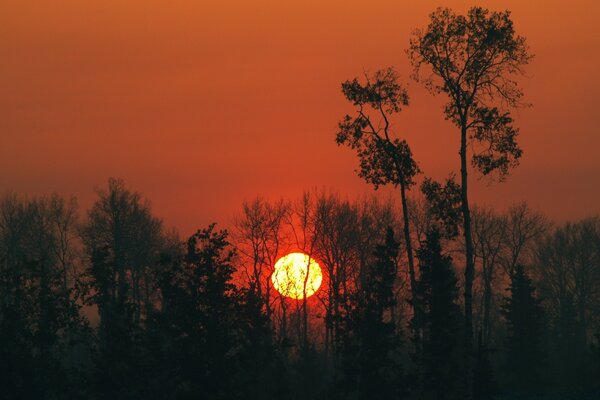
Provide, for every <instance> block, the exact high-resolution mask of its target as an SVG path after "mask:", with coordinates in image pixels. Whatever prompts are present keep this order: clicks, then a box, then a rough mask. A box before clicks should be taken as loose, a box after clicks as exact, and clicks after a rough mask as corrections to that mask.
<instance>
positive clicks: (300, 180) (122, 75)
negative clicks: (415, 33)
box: [0, 0, 600, 234]
mask: <svg viewBox="0 0 600 400" xmlns="http://www.w3.org/2000/svg"><path fill="white" fill-rule="evenodd" d="M473 4H474V3H473V2H471V1H469V2H466V1H447V2H441V1H435V2H434V1H423V0H419V1H416V0H415V1H411V2H409V1H400V0H396V1H376V0H369V1H328V0H318V1H314V0H303V1H296V0H284V1H282V0H277V1H259V0H252V1H248V0H235V1H234V0H215V1H208V0H189V1H178V0H176V1H158V0H152V1H148V0H146V1H131V0H121V1H108V0H85V1H81V0H72V1H60V0H57V1H51V2H50V1H28V0H19V1H10V0H9V1H2V2H1V3H0V192H1V193H5V192H8V191H16V192H18V193H28V194H30V195H38V194H44V193H50V192H53V191H56V192H59V193H62V194H73V195H76V196H77V197H78V198H79V200H80V203H81V206H82V207H83V208H86V207H87V206H89V205H90V204H91V202H92V201H93V199H94V196H95V194H94V187H95V186H99V185H105V184H106V179H107V177H109V176H116V177H121V178H123V179H125V181H126V183H127V184H128V185H129V186H130V187H133V188H135V189H137V190H139V191H141V192H142V193H143V194H145V195H146V196H147V197H148V198H150V200H151V201H152V204H153V207H154V210H155V213H156V214H157V215H159V216H161V217H162V218H163V219H164V220H165V222H166V224H167V225H170V226H177V227H178V228H179V229H180V230H181V231H182V233H184V234H188V233H190V232H191V231H192V230H193V229H195V228H198V227H200V226H203V225H205V224H206V223H209V222H211V221H213V220H216V221H221V222H224V223H227V222H228V221H230V219H231V217H232V215H233V214H234V213H236V212H237V211H238V210H239V206H240V204H241V202H242V200H243V199H244V198H252V197H254V196H256V195H263V196H266V197H270V198H278V197H280V196H284V197H295V196H296V195H298V194H300V193H301V192H302V191H303V190H304V189H310V188H313V187H317V188H321V187H326V188H331V189H333V190H339V191H341V192H344V193H349V194H350V195H355V194H358V193H364V192H368V191H370V190H371V188H370V187H368V186H366V184H364V183H363V182H362V181H361V180H360V179H359V178H357V177H356V175H355V173H354V169H355V168H356V167H357V161H356V158H355V157H354V155H353V153H352V152H351V151H350V150H348V149H345V148H338V147H337V145H336V144H335V142H334V137H335V131H336V124H337V121H338V120H339V119H340V118H341V117H342V116H343V114H344V113H346V112H350V111H351V108H350V107H349V105H348V104H346V103H345V101H344V99H343V97H342V95H341V93H340V82H341V81H343V80H345V79H348V78H352V77H354V76H356V75H360V74H361V73H362V71H363V70H371V71H373V70H376V69H378V68H382V67H387V66H394V67H396V69H397V70H398V71H399V73H400V74H401V77H402V79H403V80H405V81H406V82H408V84H409V86H408V88H409V93H410V95H411V106H410V107H409V108H407V109H406V110H404V111H403V112H402V113H401V115H400V116H399V118H398V119H397V120H396V122H395V126H396V128H397V129H398V132H401V133H402V135H403V136H404V137H406V138H407V140H408V141H409V143H410V144H411V146H412V148H413V152H414V154H415V157H416V158H417V160H418V161H419V163H420V166H421V169H422V170H423V171H424V172H425V174H426V175H430V176H433V177H435V178H442V177H444V176H446V175H447V174H448V173H449V172H450V171H456V170H457V168H458V153H457V152H458V136H457V132H456V129H455V128H454V127H453V126H452V125H451V124H450V123H448V122H447V121H445V120H444V119H443V117H442V109H441V104H442V100H443V99H442V98H432V97H431V96H430V95H429V94H428V93H426V92H425V90H424V89H422V88H421V87H420V86H419V85H418V84H416V83H414V82H411V81H410V79H409V76H408V75H409V72H410V71H409V65H408V60H407V57H406V55H405V53H404V51H405V49H406V47H407V45H408V39H409V36H410V33H411V31H412V30H413V29H415V28H418V27H423V26H425V25H426V23H427V20H428V13H429V12H431V11H433V10H434V9H435V7H437V6H439V5H445V6H449V7H452V8H454V9H455V10H456V11H458V12H464V11H466V9H467V8H468V7H469V6H471V5H473ZM477 4H478V5H482V6H485V7H489V8H491V9H496V10H503V9H506V8H508V9H510V10H511V11H512V12H513V19H514V21H515V24H516V29H517V32H518V33H520V34H522V35H524V36H526V37H527V38H528V41H529V44H530V46H531V50H532V52H533V53H535V55H536V58H535V59H534V61H533V63H532V64H531V65H530V67H529V68H528V77H527V78H526V79H524V81H523V88H524V90H525V93H526V100H527V101H529V102H531V103H533V107H532V108H529V109H524V110H521V111H519V112H518V113H517V114H516V118H517V126H518V127H519V128H520V129H521V136H520V142H521V144H522V147H523V149H524V156H523V158H522V162H521V166H520V167H519V168H518V169H517V170H515V171H514V172H513V174H512V176H511V177H510V178H509V180H508V181H507V182H506V183H502V184H491V185H490V184H488V183H487V181H480V182H477V183H475V185H474V186H473V192H472V196H473V199H474V201H475V202H478V203H487V204H490V205H494V206H496V207H499V208H504V207H506V206H507V205H508V204H510V203H511V202H513V201H519V200H527V201H529V202H530V204H531V205H533V206H534V207H537V208H539V209H540V210H541V211H543V212H546V213H547V214H548V215H549V216H551V217H552V218H555V219H558V220H565V219H576V218H580V217H582V216H585V215H588V214H595V213H598V212H600V135H599V133H600V132H599V130H598V122H597V121H598V115H599V111H598V107H599V106H600V74H599V71H600V28H599V26H600V25H599V24H598V20H599V19H600V3H598V2H597V1H592V0H590V1H578V0H573V1H569V2H564V1H560V2H559V1H543V2H542V1H525V0H518V1H480V2H478V3H477ZM474 178H475V177H474Z"/></svg>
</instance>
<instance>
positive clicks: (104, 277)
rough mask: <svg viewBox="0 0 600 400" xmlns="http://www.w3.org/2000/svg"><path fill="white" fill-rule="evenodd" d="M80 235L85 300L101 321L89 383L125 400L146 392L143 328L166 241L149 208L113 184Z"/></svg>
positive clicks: (102, 192)
mask: <svg viewBox="0 0 600 400" xmlns="http://www.w3.org/2000/svg"><path fill="white" fill-rule="evenodd" d="M81 234H82V238H83V242H84V245H85V251H86V255H87V257H88V263H87V265H86V270H85V277H84V279H82V280H81V281H82V282H81V286H82V291H83V294H84V300H85V302H86V304H87V305H89V306H94V307H96V308H97V309H98V314H99V316H100V325H99V327H98V330H97V343H96V349H95V350H96V351H95V353H94V364H95V365H94V369H93V374H92V376H91V381H92V383H93V385H94V387H95V389H96V390H97V391H98V393H99V395H100V396H103V397H106V398H129V397H131V396H134V393H137V394H139V393H142V391H144V390H146V388H147V387H148V382H149V377H148V376H147V374H145V373H144V368H146V366H147V364H148V363H149V362H150V361H149V360H148V357H149V356H150V354H151V353H150V352H149V351H148V350H149V349H148V347H147V346H146V344H147V343H146V331H145V329H144V328H145V327H146V326H145V325H146V323H147V320H148V318H149V317H150V316H151V314H152V313H153V311H154V308H155V307H156V306H157V305H158V304H159V301H158V300H159V299H157V298H156V297H155V296H156V282H155V274H156V270H157V265H158V261H159V258H160V253H161V251H162V250H163V249H165V248H166V244H167V242H168V241H167V240H166V239H165V235H164V233H163V230H162V222H161V221H160V220H159V219H158V218H156V217H154V216H153V215H152V210H151V208H150V203H149V202H148V201H147V200H144V199H143V198H142V196H141V195H140V194H139V193H137V192H134V191H131V190H129V189H127V188H126V186H125V183H124V182H123V181H121V180H118V179H112V178H111V179H109V181H108V189H107V190H98V199H97V200H96V202H95V203H94V204H93V205H92V207H91V209H90V210H89V211H88V218H87V221H86V222H85V223H84V225H83V227H82V229H81Z"/></svg>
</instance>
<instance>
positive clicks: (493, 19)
mask: <svg viewBox="0 0 600 400" xmlns="http://www.w3.org/2000/svg"><path fill="white" fill-rule="evenodd" d="M430 19H431V20H430V23H429V25H428V26H427V28H426V29H424V30H423V29H418V30H416V31H415V32H414V35H413V38H412V39H411V40H410V47H409V49H408V55H409V58H410V60H411V62H412V65H413V68H414V74H413V76H414V78H415V79H416V80H418V81H421V82H422V83H423V84H424V85H425V87H426V88H427V89H429V90H430V91H431V92H432V93H434V94H438V93H446V94H447V95H448V97H449V101H448V102H447V103H446V106H445V109H444V113H445V115H446V118H447V119H449V120H450V121H452V122H453V123H454V124H455V125H456V126H458V127H460V128H462V129H465V131H466V130H471V134H470V136H469V138H470V139H471V141H472V143H473V145H475V146H476V149H475V153H474V156H473V159H472V164H473V166H474V167H475V168H477V169H478V170H479V171H481V172H482V173H483V174H484V175H487V174H489V173H491V172H493V171H498V172H499V174H500V178H501V179H502V178H503V177H505V176H506V175H507V174H508V170H509V168H510V167H514V166H516V165H517V164H518V160H519V158H520V157H521V155H522V150H521V149H520V148H519V146H518V144H517V142H516V137H517V135H518V129H516V128H515V127H513V119H512V117H511V115H510V112H509V109H510V108H515V107H518V106H521V105H523V103H522V102H521V98H522V96H523V92H522V90H521V89H520V87H519V85H518V83H517V81H516V80H515V79H514V76H515V75H517V74H522V73H523V69H522V68H523V66H525V65H527V64H528V63H529V61H530V60H531V58H532V55H531V54H530V53H529V48H528V46H527V43H526V40H525V38H524V37H522V36H519V35H517V34H516V33H515V30H514V27H513V22H512V20H511V18H510V11H504V12H495V11H489V10H487V9H484V8H481V7H473V8H471V9H470V10H469V11H468V13H467V15H466V16H463V15H456V14H455V13H454V12H453V11H452V10H450V9H448V8H438V9H437V10H436V11H435V12H433V13H432V14H430ZM425 66H427V68H425Z"/></svg>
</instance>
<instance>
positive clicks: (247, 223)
mask: <svg viewBox="0 0 600 400" xmlns="http://www.w3.org/2000/svg"><path fill="white" fill-rule="evenodd" d="M408 206H409V208H410V210H411V214H410V215H411V226H414V227H415V229H414V231H415V233H414V235H413V237H412V240H413V241H414V243H417V246H416V254H415V255H416V257H415V261H416V265H417V269H416V271H415V272H416V278H415V279H416V288H415V291H414V295H413V289H412V288H411V286H410V282H411V278H410V275H411V273H410V271H409V269H408V263H407V260H406V256H405V253H404V251H403V250H405V247H406V244H405V242H404V241H403V240H402V235H398V234H397V233H396V232H395V230H394V227H397V226H401V225H402V222H401V221H402V211H401V207H400V208H399V209H397V208H396V207H395V204H394V202H393V201H392V200H390V199H388V200H382V199H381V198H378V197H366V198H362V199H356V200H350V199H347V198H343V197H342V196H340V195H339V194H336V193H331V192H325V191H320V192H319V191H314V192H307V193H305V195H303V196H302V197H301V198H299V199H296V200H280V201H267V200H265V199H261V198H257V199H255V200H252V201H247V202H244V203H243V205H242V207H241V210H240V211H239V212H238V213H237V215H236V218H235V219H234V221H233V223H232V224H231V229H230V232H228V231H226V230H220V229H218V228H217V227H216V226H215V225H214V224H213V225H210V226H208V227H205V228H203V229H200V230H199V231H198V232H196V233H195V234H193V235H192V236H191V237H189V238H188V239H187V240H180V239H179V238H178V237H177V234H176V233H174V232H172V231H168V230H166V229H165V228H164V226H163V224H162V222H161V220H160V219H159V218H157V217H156V216H154V215H153V213H152V209H151V207H150V204H149V202H148V201H147V200H145V199H144V198H143V197H142V196H141V195H140V194H138V193H137V192H135V191H132V190H130V189H128V188H127V187H126V186H125V185H124V183H123V182H122V181H120V180H116V179H111V180H109V183H108V186H107V188H105V189H101V190H98V193H97V199H96V201H95V203H94V204H93V205H92V206H91V208H90V209H89V210H87V212H86V213H85V216H83V217H82V216H81V215H80V213H79V211H78V207H77V203H76V201H75V200H74V199H65V198H62V197H60V196H58V195H53V196H50V197H39V198H33V199H27V198H22V197H18V196H16V195H6V196H4V197H3V198H2V200H1V202H0V260H1V263H0V266H1V268H2V270H1V274H0V277H1V279H2V280H1V281H0V295H1V296H0V298H1V300H2V302H1V303H0V335H1V339H0V354H1V359H2V360H3V362H2V363H1V364H0V365H1V367H0V368H2V371H1V372H0V380H1V382H0V383H1V384H0V387H2V395H3V398H56V399H60V398H98V399H102V398H142V397H144V398H176V399H179V398H197V397H201V398H210V399H225V398H256V399H269V398H278V399H281V398H283V399H287V398H289V399H296V398H303V399H304V398H324V397H325V398H373V396H377V397H379V398H398V399H400V398H407V399H410V398H440V399H441V398H448V399H452V398H463V397H464V395H465V391H466V390H467V388H466V386H465V382H464V379H463V378H464V373H465V365H464V335H465V334H466V333H465V329H464V324H463V320H464V305H463V304H462V302H461V301H460V289H461V287H462V286H463V285H464V281H463V280H461V279H460V270H461V268H463V267H461V265H463V263H464V250H463V246H464V243H462V240H461V238H460V237H454V238H451V237H449V236H448V235H446V234H445V233H444V231H443V230H442V229H440V225H439V223H438V222H437V219H436V216H435V210H432V208H431V205H429V204H428V203H427V202H426V201H424V200H419V201H417V200H414V199H409V201H408ZM473 232H474V235H473V237H474V244H475V245H474V255H475V256H474V261H475V275H474V291H473V293H474V312H473V325H474V331H475V332H477V334H476V346H475V349H474V353H475V354H474V359H475V368H474V374H473V375H474V376H473V396H474V397H475V398H481V399H483V398H486V399H487V398H518V396H520V395H523V396H525V395H527V394H538V395H540V394H544V393H545V394H548V395H549V394H560V395H561V396H563V397H560V398H566V397H564V396H567V395H569V396H573V398H577V397H576V396H577V395H581V396H584V395H589V396H591V395H592V394H593V393H597V391H598V389H599V388H598V380H597V377H598V376H599V375H598V374H600V347H599V345H600V342H599V339H600V336H599V333H600V320H599V318H598V317H599V313H598V312H599V310H600V293H599V292H598V288H600V219H599V218H598V217H590V218H586V219H584V220H582V221H579V222H576V223H565V224H562V225H558V226H556V227H553V226H552V224H551V223H550V221H549V220H548V219H547V218H546V217H544V216H543V215H542V214H540V213H539V212H536V211H533V210H532V209H531V208H530V207H528V206H527V205H526V204H525V203H520V204H516V205H514V206H512V207H510V208H509V209H508V210H507V211H506V212H504V213H499V212H496V211H494V210H492V209H490V208H483V207H474V208H473ZM292 250H294V251H297V250H299V251H304V252H306V254H309V255H310V256H311V257H313V258H314V259H316V260H318V262H319V263H320V265H321V268H322V270H323V273H324V276H325V279H324V281H323V285H322V287H321V288H320V290H319V291H317V293H316V294H315V295H314V296H312V297H309V298H307V299H302V300H293V299H289V298H286V297H284V296H283V295H281V294H280V293H279V292H277V291H276V290H274V288H273V286H272V282H271V279H270V277H271V274H272V266H273V264H274V261H276V260H277V259H278V258H279V257H281V256H283V255H285V254H287V252H289V251H292ZM415 306H416V307H415ZM415 309H418V310H420V311H419V312H420V314H419V315H418V316H417V314H416V313H415V312H414V310H415ZM417 324H418V325H417ZM417 327H418V329H417ZM502 396H504V397H502ZM581 398H585V397H581Z"/></svg>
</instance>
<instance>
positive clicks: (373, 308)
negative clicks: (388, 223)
mask: <svg viewBox="0 0 600 400" xmlns="http://www.w3.org/2000/svg"><path fill="white" fill-rule="evenodd" d="M398 247H399V244H398V242H396V240H395V239H394V231H393V230H392V229H391V228H388V230H387V233H386V237H385V241H384V243H382V244H379V245H377V247H376V249H375V252H374V255H375V261H374V263H373V264H371V265H368V266H367V267H366V270H365V271H364V275H363V282H362V284H361V286H360V288H359V289H358V291H357V292H356V294H355V295H354V296H353V300H354V301H353V307H354V308H353V310H352V312H351V313H350V314H349V315H348V316H347V320H346V324H345V325H346V335H345V337H344V341H345V343H344V351H343V365H342V370H343V374H344V380H343V382H344V386H345V390H348V391H349V394H352V393H353V395H354V396H356V398H359V399H371V398H373V396H376V397H380V398H387V399H397V398H399V397H401V395H402V394H403V391H404V388H403V385H402V369H401V365H400V361H399V358H400V357H399V351H400V347H401V338H400V335H399V332H398V327H397V326H396V324H395V323H394V321H392V320H391V319H390V313H391V310H392V308H393V307H394V306H395V303H396V300H395V296H394V280H395V277H396V273H397V271H396V269H397V265H396V263H397V257H398Z"/></svg>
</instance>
